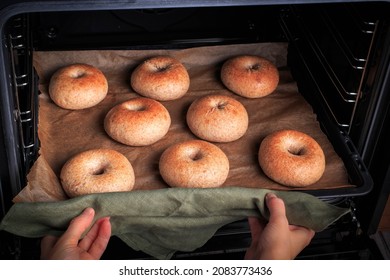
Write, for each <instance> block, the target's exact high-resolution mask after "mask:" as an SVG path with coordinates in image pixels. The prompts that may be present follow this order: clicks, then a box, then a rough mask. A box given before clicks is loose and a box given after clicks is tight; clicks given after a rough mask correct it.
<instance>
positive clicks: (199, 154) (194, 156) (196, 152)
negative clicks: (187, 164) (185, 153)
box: [190, 151, 203, 161]
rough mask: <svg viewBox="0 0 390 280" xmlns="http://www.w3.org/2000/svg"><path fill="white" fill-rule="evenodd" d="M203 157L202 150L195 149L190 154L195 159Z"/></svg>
mask: <svg viewBox="0 0 390 280" xmlns="http://www.w3.org/2000/svg"><path fill="white" fill-rule="evenodd" d="M202 157H203V155H202V153H201V151H194V152H193V153H192V154H191V155H190V159H191V160H193V161H197V160H200V159H201V158H202Z"/></svg>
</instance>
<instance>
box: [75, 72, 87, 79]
mask: <svg viewBox="0 0 390 280" xmlns="http://www.w3.org/2000/svg"><path fill="white" fill-rule="evenodd" d="M85 75H86V73H85V72H84V71H81V70H78V71H76V72H73V73H72V75H71V77H72V78H74V79H80V78H82V77H84V76H85Z"/></svg>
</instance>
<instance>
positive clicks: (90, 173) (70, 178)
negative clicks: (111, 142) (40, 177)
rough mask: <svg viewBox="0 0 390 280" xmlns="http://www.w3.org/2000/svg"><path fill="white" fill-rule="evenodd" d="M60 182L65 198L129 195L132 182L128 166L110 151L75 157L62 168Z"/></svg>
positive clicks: (130, 169)
mask: <svg viewBox="0 0 390 280" xmlns="http://www.w3.org/2000/svg"><path fill="white" fill-rule="evenodd" d="M60 179H61V184H62V187H63V188H64V191H65V192H66V194H67V195H68V196H69V197H76V196H80V195H85V194H92V193H104V192H123V191H130V190H131V189H132V188H133V186H134V182H135V178H134V170H133V167H132V165H131V163H130V162H129V161H128V160H127V158H126V157H125V156H124V155H122V154H121V153H119V152H117V151H114V150H110V149H93V150H88V151H85V152H81V153H79V154H77V155H75V156H74V157H72V158H71V159H69V160H68V161H67V162H66V163H65V164H64V166H63V167H62V169H61V175H60Z"/></svg>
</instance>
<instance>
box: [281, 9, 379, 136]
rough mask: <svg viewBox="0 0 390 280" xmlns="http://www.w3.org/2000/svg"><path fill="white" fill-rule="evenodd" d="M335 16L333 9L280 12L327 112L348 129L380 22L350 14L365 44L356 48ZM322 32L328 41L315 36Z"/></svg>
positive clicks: (289, 36) (282, 25)
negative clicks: (346, 37)
mask: <svg viewBox="0 0 390 280" xmlns="http://www.w3.org/2000/svg"><path fill="white" fill-rule="evenodd" d="M348 10H350V9H348ZM334 18H335V17H334V10H333V9H331V8H328V9H326V8H325V9H317V8H316V7H299V8H297V7H296V6H294V7H293V6H290V7H288V8H287V9H285V10H284V11H283V12H282V13H281V16H280V24H281V27H282V29H283V30H284V32H285V34H286V36H287V38H288V39H289V41H290V42H292V43H293V44H295V45H297V46H298V49H299V50H300V51H301V54H302V57H304V58H305V61H306V64H307V65H308V69H312V70H310V71H311V72H312V73H311V75H312V77H313V79H314V80H315V82H316V84H317V85H318V88H319V89H320V90H319V93H320V97H321V100H322V102H323V103H324V104H326V109H327V112H328V113H329V114H330V115H331V116H332V118H333V119H334V121H335V122H336V123H337V124H338V125H339V126H340V127H341V128H343V129H348V128H349V127H350V125H351V123H352V120H353V115H354V111H355V108H356V106H357V103H358V101H359V98H360V95H361V87H362V84H363V80H364V78H365V74H366V73H365V69H366V65H367V63H368V57H369V55H370V47H371V44H372V42H373V40H374V37H375V30H376V25H377V23H376V22H375V21H370V20H364V19H363V18H361V17H360V16H356V15H355V13H350V14H349V17H348V19H349V21H350V22H352V23H351V24H352V25H353V29H352V30H354V32H353V33H354V34H355V33H357V34H359V36H361V37H360V38H359V40H358V41H360V42H362V43H361V44H360V45H364V47H363V46H361V47H356V48H355V49H354V48H353V47H352V46H351V42H348V41H347V40H346V39H345V34H343V33H342V32H340V31H339V28H340V22H337V21H335V19H334ZM356 22H357V23H356ZM320 33H321V36H323V35H324V34H326V37H325V38H327V39H328V42H324V41H321V40H323V39H320V38H322V37H318V36H316V35H317V34H320ZM363 42H364V43H363ZM340 54H341V55H340ZM339 63H341V64H342V66H344V67H345V69H347V70H346V71H343V72H341V71H340V69H344V67H340V65H339ZM351 81H352V82H351Z"/></svg>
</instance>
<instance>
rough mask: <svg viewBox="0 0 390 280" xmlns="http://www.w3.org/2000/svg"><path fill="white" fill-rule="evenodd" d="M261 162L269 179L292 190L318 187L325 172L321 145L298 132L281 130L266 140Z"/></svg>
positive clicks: (262, 144) (261, 150) (262, 143)
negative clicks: (314, 185) (316, 184)
mask: <svg viewBox="0 0 390 280" xmlns="http://www.w3.org/2000/svg"><path fill="white" fill-rule="evenodd" d="M258 159H259V163H260V166H261V168H262V170H263V172H264V173H265V174H266V175H267V176H268V177H269V178H271V179H272V180H274V181H275V182H278V183H280V184H282V185H286V186H290V187H305V186H308V185H311V184H314V183H315V182H317V181H318V180H319V179H320V178H321V176H322V174H323V173H324V171H325V155H324V152H323V151H322V148H321V146H320V145H319V144H318V143H317V142H316V141H315V140H314V139H313V138H312V137H311V136H309V135H307V134H305V133H302V132H299V131H296V130H280V131H276V132H274V133H271V134H269V135H268V136H267V137H265V138H264V140H263V141H262V142H261V144H260V149H259V154H258Z"/></svg>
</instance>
